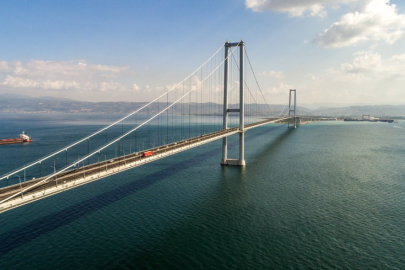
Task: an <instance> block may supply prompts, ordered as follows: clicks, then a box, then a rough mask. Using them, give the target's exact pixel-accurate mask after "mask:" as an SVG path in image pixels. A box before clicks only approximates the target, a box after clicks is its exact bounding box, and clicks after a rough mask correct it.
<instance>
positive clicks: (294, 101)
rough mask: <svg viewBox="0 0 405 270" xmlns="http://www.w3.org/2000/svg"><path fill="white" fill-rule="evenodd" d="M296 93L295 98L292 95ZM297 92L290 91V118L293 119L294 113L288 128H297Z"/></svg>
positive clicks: (289, 120)
mask: <svg viewBox="0 0 405 270" xmlns="http://www.w3.org/2000/svg"><path fill="white" fill-rule="evenodd" d="M293 93H294V97H292V94H293ZM296 112H297V91H296V89H290V98H289V105H288V116H289V117H291V114H292V113H293V116H294V117H293V119H294V120H292V119H291V118H288V128H290V127H294V128H297V114H296Z"/></svg>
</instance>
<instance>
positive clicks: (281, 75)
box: [260, 70, 285, 79]
mask: <svg viewBox="0 0 405 270" xmlns="http://www.w3.org/2000/svg"><path fill="white" fill-rule="evenodd" d="M260 75H262V76H265V77H269V78H273V79H283V78H284V77H285V76H284V72H282V71H275V70H272V71H264V72H261V73H260Z"/></svg>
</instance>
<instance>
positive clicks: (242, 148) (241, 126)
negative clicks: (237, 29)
mask: <svg viewBox="0 0 405 270" xmlns="http://www.w3.org/2000/svg"><path fill="white" fill-rule="evenodd" d="M237 46H239V53H240V57H239V109H229V108H228V67H229V61H228V58H229V49H230V48H231V47H237ZM244 49H245V45H244V43H243V41H242V40H241V41H240V42H239V43H229V42H228V41H227V42H226V43H225V62H224V108H223V129H228V114H229V113H230V112H238V113H239V159H228V138H227V137H224V138H223V139H222V160H221V165H236V166H245V165H246V162H245V118H244V117H245V101H244V91H245V83H244V81H245V78H244V63H243V59H244Z"/></svg>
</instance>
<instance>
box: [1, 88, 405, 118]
mask: <svg viewBox="0 0 405 270" xmlns="http://www.w3.org/2000/svg"><path fill="white" fill-rule="evenodd" d="M145 104H146V102H85V101H77V100H71V99H63V98H55V97H36V98H32V97H28V96H23V95H19V94H0V112H2V113H97V114H102V113H106V114H113V113H119V114H127V113H130V112H133V111H135V110H137V109H138V108H140V107H142V106H144V105H145ZM166 105H167V104H166V102H163V103H154V104H152V105H150V106H149V109H148V110H143V111H142V113H145V114H146V113H149V114H155V113H157V112H159V111H160V110H161V109H162V108H165V107H166ZM172 108H173V112H172V111H171V109H170V113H173V114H188V113H189V112H190V113H191V114H197V115H200V114H211V115H222V110H223V108H222V105H220V104H216V103H204V104H203V105H202V106H201V103H191V104H188V103H187V104H176V105H175V106H173V107H172ZM229 108H238V105H237V104H230V105H229ZM245 111H246V114H247V115H261V114H263V113H264V114H267V115H274V116H278V115H279V114H280V112H283V113H282V115H285V114H286V113H288V107H287V106H285V105H270V109H269V106H267V105H265V104H260V105H259V106H256V105H252V104H246V105H245ZM297 114H299V115H311V116H330V117H342V118H344V117H361V116H362V115H363V114H369V115H371V116H374V117H405V105H374V106H371V105H366V106H348V107H319V108H318V109H315V110H310V109H307V108H305V107H301V106H298V107H297Z"/></svg>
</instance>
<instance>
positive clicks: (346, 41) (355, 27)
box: [315, 0, 405, 48]
mask: <svg viewBox="0 0 405 270" xmlns="http://www.w3.org/2000/svg"><path fill="white" fill-rule="evenodd" d="M358 8H359V11H356V12H351V13H347V14H345V15H343V16H342V17H341V18H340V20H339V21H338V22H335V23H334V24H332V25H331V26H330V27H329V28H328V29H326V30H325V32H324V33H322V34H320V35H318V37H317V38H316V39H315V42H316V43H317V44H319V45H321V46H324V47H332V48H333V47H346V46H353V45H356V44H358V43H361V42H365V41H380V40H383V41H385V42H386V43H388V44H393V43H394V42H396V41H398V40H399V39H401V38H404V37H405V15H404V14H399V13H398V10H397V8H396V5H393V4H392V5H391V4H390V1H389V0H369V1H364V2H361V3H360V5H359V6H358Z"/></svg>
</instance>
